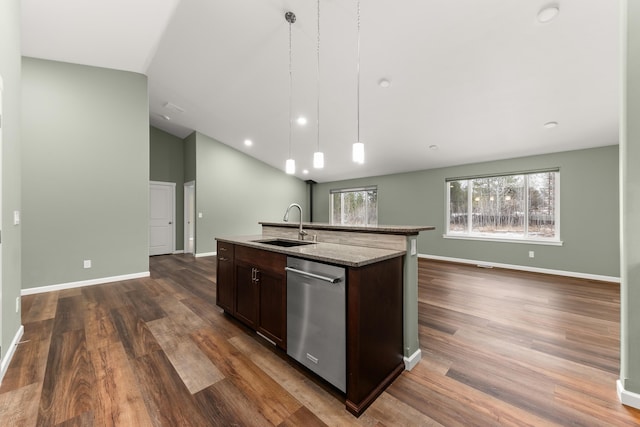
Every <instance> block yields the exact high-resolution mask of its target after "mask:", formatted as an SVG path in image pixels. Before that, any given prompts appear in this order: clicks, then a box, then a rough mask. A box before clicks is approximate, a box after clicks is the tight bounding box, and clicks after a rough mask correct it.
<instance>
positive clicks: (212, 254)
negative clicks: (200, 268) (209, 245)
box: [195, 252, 218, 258]
mask: <svg viewBox="0 0 640 427" xmlns="http://www.w3.org/2000/svg"><path fill="white" fill-rule="evenodd" d="M217 254H218V253H217V252H203V253H201V254H196V255H195V257H196V258H202V257H205V256H216V255H217Z"/></svg>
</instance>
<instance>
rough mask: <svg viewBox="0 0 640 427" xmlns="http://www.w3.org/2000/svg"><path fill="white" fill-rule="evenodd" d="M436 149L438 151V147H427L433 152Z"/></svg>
mask: <svg viewBox="0 0 640 427" xmlns="http://www.w3.org/2000/svg"><path fill="white" fill-rule="evenodd" d="M437 149H438V146H437V145H435V144H433V145H430V146H429V150H432V151H435V150H437Z"/></svg>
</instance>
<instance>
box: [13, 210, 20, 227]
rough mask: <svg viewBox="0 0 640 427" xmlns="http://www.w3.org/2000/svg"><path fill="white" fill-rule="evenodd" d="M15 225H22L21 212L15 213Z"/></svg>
mask: <svg viewBox="0 0 640 427" xmlns="http://www.w3.org/2000/svg"><path fill="white" fill-rule="evenodd" d="M13 225H20V211H13Z"/></svg>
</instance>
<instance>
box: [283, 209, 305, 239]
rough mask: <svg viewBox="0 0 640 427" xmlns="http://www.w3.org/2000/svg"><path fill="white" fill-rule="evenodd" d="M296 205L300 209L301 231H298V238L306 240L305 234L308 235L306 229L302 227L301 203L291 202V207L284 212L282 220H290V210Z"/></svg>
mask: <svg viewBox="0 0 640 427" xmlns="http://www.w3.org/2000/svg"><path fill="white" fill-rule="evenodd" d="M294 206H295V207H296V208H298V210H299V211H300V229H299V231H298V239H300V240H304V236H306V235H307V232H306V231H304V230H303V229H302V208H301V207H300V205H299V204H297V203H291V204H290V205H289V207H288V208H287V211H286V212H285V213H284V218H282V220H283V221H287V222H288V221H289V211H290V210H291V208H292V207H294Z"/></svg>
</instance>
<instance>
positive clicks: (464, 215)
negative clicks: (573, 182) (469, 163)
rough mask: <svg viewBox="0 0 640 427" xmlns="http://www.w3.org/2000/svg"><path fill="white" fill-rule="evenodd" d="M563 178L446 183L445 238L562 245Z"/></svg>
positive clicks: (555, 173) (531, 175) (552, 174)
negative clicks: (561, 204) (446, 219)
mask: <svg viewBox="0 0 640 427" xmlns="http://www.w3.org/2000/svg"><path fill="white" fill-rule="evenodd" d="M559 192H560V172H559V170H557V169H555V170H547V171H537V172H528V173H520V174H513V175H500V176H483V177H474V178H452V179H447V217H448V219H449V220H448V222H447V231H446V237H462V238H488V239H503V240H527V241H542V242H544V241H546V242H556V243H559V242H560V229H559V224H560V222H559V218H560V198H559Z"/></svg>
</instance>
